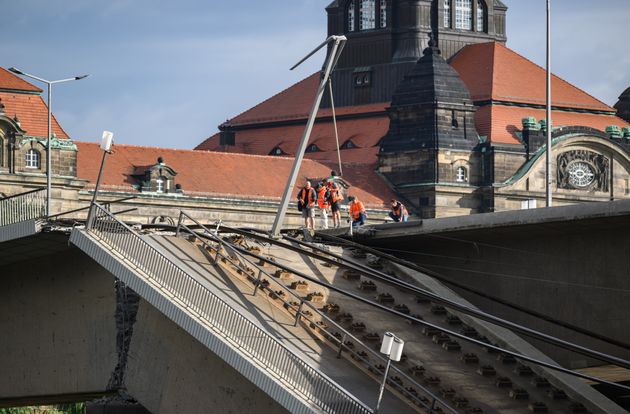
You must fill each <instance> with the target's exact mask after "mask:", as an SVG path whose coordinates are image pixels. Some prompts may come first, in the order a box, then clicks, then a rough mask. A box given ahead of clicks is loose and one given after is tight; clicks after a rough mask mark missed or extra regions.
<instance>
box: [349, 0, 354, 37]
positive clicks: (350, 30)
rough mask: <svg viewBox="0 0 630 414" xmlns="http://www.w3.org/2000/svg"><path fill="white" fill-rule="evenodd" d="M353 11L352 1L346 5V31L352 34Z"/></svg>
mask: <svg viewBox="0 0 630 414" xmlns="http://www.w3.org/2000/svg"><path fill="white" fill-rule="evenodd" d="M354 16H355V10H354V0H352V1H351V2H350V4H349V5H348V31H349V32H354V30H355V22H354Z"/></svg>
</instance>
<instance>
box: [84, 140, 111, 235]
mask: <svg viewBox="0 0 630 414" xmlns="http://www.w3.org/2000/svg"><path fill="white" fill-rule="evenodd" d="M105 157H107V151H103V158H102V159H101V167H100V168H99V170H98V177H97V178H96V187H94V194H93V195H92V203H90V209H89V210H88V217H87V221H86V223H85V226H86V228H88V229H90V228H92V211H93V207H94V205H95V204H96V197H97V196H98V188H99V186H100V185H101V177H102V176H103V167H104V166H105Z"/></svg>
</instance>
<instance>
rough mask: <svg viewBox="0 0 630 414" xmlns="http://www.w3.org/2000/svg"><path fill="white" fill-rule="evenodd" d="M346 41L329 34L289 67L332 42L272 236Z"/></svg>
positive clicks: (282, 218) (276, 233) (284, 211)
mask: <svg viewBox="0 0 630 414" xmlns="http://www.w3.org/2000/svg"><path fill="white" fill-rule="evenodd" d="M346 41H347V39H346V37H345V36H330V37H329V38H328V39H326V41H325V42H324V43H322V44H321V45H319V46H318V47H316V48H315V50H313V51H312V52H311V53H309V54H308V55H306V57H305V58H304V59H302V60H300V61H299V62H298V63H297V64H295V66H293V67H292V68H291V70H293V69H295V68H297V67H298V66H299V65H301V64H302V63H303V62H304V61H306V60H307V59H308V58H310V57H311V56H313V55H314V54H315V53H317V52H318V51H319V50H320V49H321V48H323V47H324V46H328V45H330V44H332V46H331V49H330V53H329V54H328V57H327V58H326V63H325V64H324V76H322V79H321V81H320V83H319V89H318V90H317V95H315V102H313V107H312V108H311V113H310V115H309V117H308V122H307V123H306V128H305V129H304V135H303V136H302V140H301V141H300V145H299V147H298V150H297V152H296V153H295V161H293V167H292V168H291V173H290V174H289V180H288V181H287V186H286V187H285V189H284V194H283V195H282V201H281V202H280V207H278V214H276V219H275V221H274V223H273V227H272V229H271V234H272V236H279V235H280V228H281V227H282V223H283V222H284V216H285V215H286V213H287V208H288V206H289V200H290V199H291V195H292V192H291V189H292V188H293V186H294V185H295V181H296V180H297V176H298V172H299V171H300V166H301V165H302V159H303V158H304V151H305V150H306V146H307V144H308V140H309V138H310V137H311V131H312V130H313V124H314V123H315V117H316V116H317V111H318V110H319V105H320V103H321V101H322V96H323V94H324V91H325V90H326V85H327V84H328V79H329V78H330V73H331V72H332V71H333V69H334V68H335V66H336V65H337V61H338V60H339V56H341V52H342V51H343V48H344V47H345V45H346Z"/></svg>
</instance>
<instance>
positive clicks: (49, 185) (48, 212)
mask: <svg viewBox="0 0 630 414" xmlns="http://www.w3.org/2000/svg"><path fill="white" fill-rule="evenodd" d="M9 70H10V71H11V72H13V73H16V74H18V75H22V76H26V77H28V78H31V79H35V80H38V81H40V82H43V83H45V84H46V85H47V86H48V102H47V105H48V142H47V144H46V216H47V217H48V216H50V215H51V208H50V204H51V203H50V200H51V190H52V147H51V145H52V124H51V117H52V108H51V107H52V86H53V85H54V84H55V83H63V82H70V81H75V80H81V79H84V78H87V77H88V76H89V75H81V76H75V77H73V78H67V79H59V80H54V81H49V80H46V79H43V78H40V77H37V76H34V75H31V74H28V73H26V72H23V71H21V70H19V69H17V68H9Z"/></svg>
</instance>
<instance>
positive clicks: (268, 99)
mask: <svg viewBox="0 0 630 414" xmlns="http://www.w3.org/2000/svg"><path fill="white" fill-rule="evenodd" d="M318 73H319V72H315V73H312V74H310V75H308V76H307V77H305V78H303V79H302V80H300V81H298V82H295V83H294V84H292V85H290V86H288V87H286V88H284V89H283V90H281V91H280V92H278V93H276V94H275V95H272V96H270V97H269V98H267V99H265V100H264V101H262V102H260V103H258V104H256V105H254V106H252V107H250V108H249V109H246V110H245V111H243V112H241V113H240V114H238V115H236V116H234V117H232V118H230V119H228V120H227V121H226V122H224V123H223V124H222V125H224V124H227V123H230V122H231V121H234V120H236V119H237V118H238V117H240V116H243V115H245V114H246V113H247V112H249V111H252V110H254V109H256V108H258V107H260V106H262V105H264V104H266V103H267V102H269V101H270V100H272V99H273V98H275V97H277V96H279V95H282V94H283V93H285V92H286V91H288V90H289V89H291V88H294V87H295V86H297V85H299V84H301V83H304V82H306V81H307V80H308V79H310V78H311V77H312V76H314V75H317V74H318Z"/></svg>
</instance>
